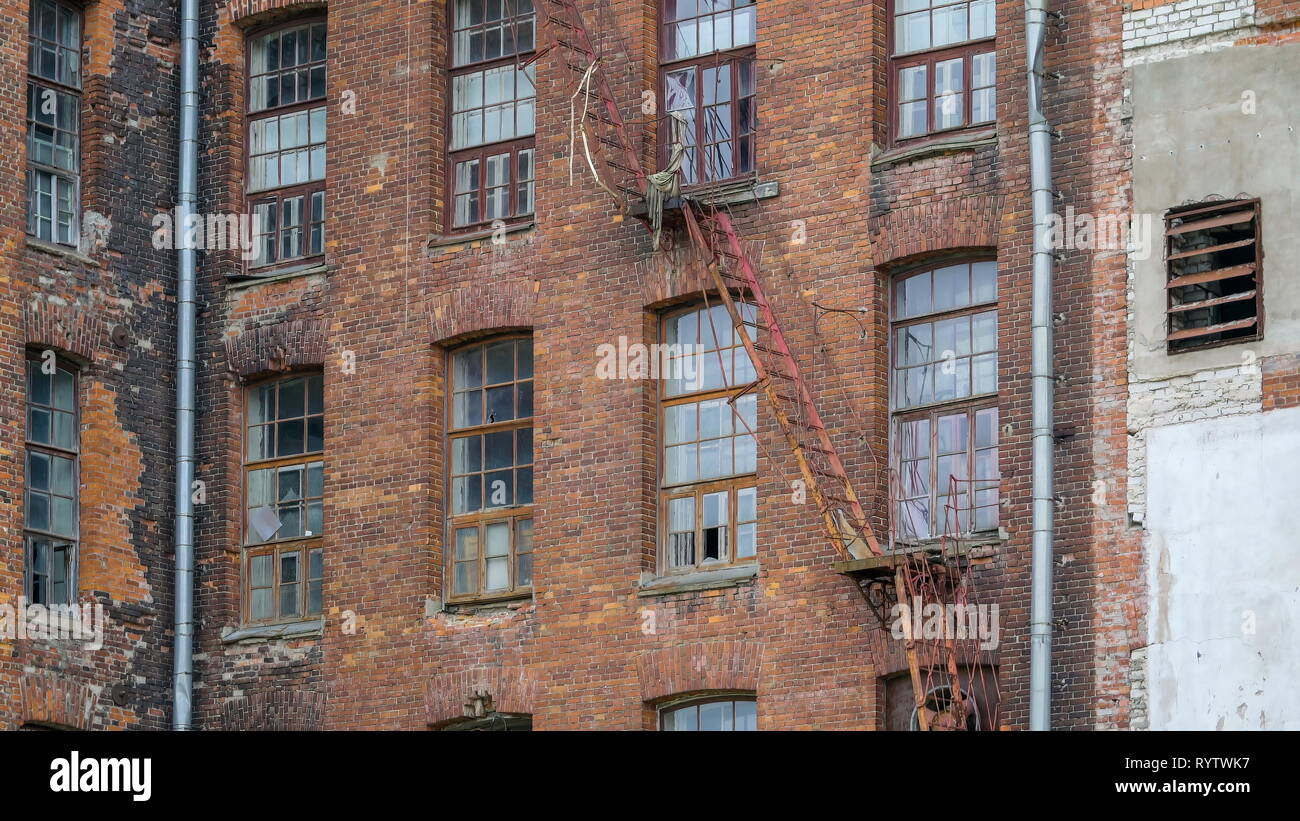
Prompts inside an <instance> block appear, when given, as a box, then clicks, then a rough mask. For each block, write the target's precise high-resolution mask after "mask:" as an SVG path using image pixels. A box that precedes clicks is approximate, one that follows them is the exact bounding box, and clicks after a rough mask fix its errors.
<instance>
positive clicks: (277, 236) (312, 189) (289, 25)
mask: <svg viewBox="0 0 1300 821" xmlns="http://www.w3.org/2000/svg"><path fill="white" fill-rule="evenodd" d="M317 24H320V25H324V26H325V59H323V60H311V59H310V57H311V55H310V52H309V53H308V58H309V60H308V62H307V63H303V64H301V65H298V66H295V67H294V70H295V71H296V70H300V69H303V68H305V69H307V71H308V72H309V73H310V71H311V68H312V67H313V66H324V67H325V94H324V95H323V96H321V97H312V98H310V99H307V100H298V101H296V102H293V103H288V104H277V105H274V106H267V107H265V108H261V109H259V110H257V111H253V110H252V100H253V82H254V80H255V79H258V78H261V77H265V76H267V75H269V74H272V73H274V74H276V75H277V76H278V75H280V74H283V73H284V69H275V70H274V71H273V72H272V71H267V72H264V73H262V74H258V75H256V77H254V75H253V44H254V43H255V42H256V41H257V40H260V39H261V38H263V37H265V36H267V35H270V34H275V33H277V32H281V31H286V30H288V29H293V28H301V27H304V26H306V27H308V28H310V27H311V26H314V25H317ZM316 108H323V109H324V110H325V121H326V141H325V143H323V146H324V148H325V176H324V177H322V178H321V179H319V180H311V181H308V182H298V183H294V184H292V185H278V186H276V187H274V188H263V189H259V190H257V191H252V190H250V188H249V186H250V185H251V184H252V180H253V166H252V160H253V155H252V150H253V136H252V134H253V123H254V122H257V121H260V120H267V119H272V118H278V117H283V116H285V115H289V114H296V113H298V112H310V111H311V110H313V109H316ZM243 128H244V132H243V139H244V148H243V161H244V184H243V188H244V213H245V214H247V215H248V218H249V219H254V218H255V216H256V213H257V210H256V209H257V206H259V205H265V204H267V203H268V202H273V203H274V208H275V227H274V228H273V229H271V231H270V232H269V233H270V234H271V235H272V237H273V238H274V247H275V252H276V258H275V259H274V260H271V261H269V262H258V261H257V259H256V258H254V259H251V260H244V261H243V271H244V274H245V275H249V276H266V275H268V274H275V273H277V272H279V271H280V270H282V269H284V268H291V267H293V268H296V267H300V266H304V265H311V264H314V263H318V262H322V261H324V259H325V242H326V235H325V224H326V222H327V220H326V219H324V218H322V219H321V220H314V219H313V218H312V195H313V194H315V193H317V192H320V193H321V194H322V195H323V196H324V197H325V207H324V209H322V210H323V214H322V217H328V213H329V211H328V209H329V195H328V193H327V192H328V190H329V137H328V134H329V130H328V129H329V24H328V22H327V15H325V14H319V13H318V14H306V15H302V16H297V17H292V18H290V19H288V20H284V21H281V22H279V23H275V24H272V25H268V26H262V27H260V28H257V29H254V30H252V31H250V32H249V33H248V34H247V35H245V37H244V118H243ZM308 139H309V140H310V132H309V135H308ZM310 145H312V143H310V142H309V143H308V148H309V147H310ZM281 150H283V149H279V150H277V152H276V153H277V154H278V153H279V151H281ZM297 196H302V197H303V222H302V237H303V239H302V249H303V251H304V253H303V254H301V255H299V256H296V257H289V258H285V257H282V256H281V255H280V254H281V249H282V247H283V246H282V239H281V232H282V229H283V224H282V223H283V220H282V213H283V205H284V201H285V200H289V199H293V198H294V197H297ZM313 225H320V227H321V250H320V252H319V253H315V254H314V253H312V252H311V229H312V226H313ZM259 227H260V226H256V225H255V226H254V242H255V243H260V242H261V241H262V237H263V233H262V232H260V231H258V230H256V229H257V228H259ZM255 250H260V249H255Z"/></svg>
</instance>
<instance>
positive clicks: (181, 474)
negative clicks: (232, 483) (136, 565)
mask: <svg viewBox="0 0 1300 821" xmlns="http://www.w3.org/2000/svg"><path fill="white" fill-rule="evenodd" d="M198 96H199V0H181V133H180V179H179V181H178V186H177V188H178V192H177V209H178V210H177V214H176V217H177V225H176V230H175V232H174V233H175V234H176V235H178V236H180V237H182V239H181V241H180V248H179V251H180V253H179V257H178V265H177V277H176V598H175V604H176V625H175V628H176V629H175V644H174V646H173V648H172V729H173V730H188V729H190V716H191V707H192V704H191V694H192V692H193V689H194V504H193V501H192V497H191V495H190V494H191V486H192V485H193V483H194V366H195V362H194V336H195V329H194V325H195V319H194V314H195V310H194V308H195V305H194V301H195V282H194V280H195V276H194V268H195V264H194V263H195V250H194V248H193V247H192V245H191V237H190V231H189V230H187V229H188V228H189V226H190V224H191V216H192V215H193V214H194V213H195V202H196V199H195V198H196V195H197V190H198V165H199V150H198V134H199V128H198V124H199V122H198V121H199V99H198Z"/></svg>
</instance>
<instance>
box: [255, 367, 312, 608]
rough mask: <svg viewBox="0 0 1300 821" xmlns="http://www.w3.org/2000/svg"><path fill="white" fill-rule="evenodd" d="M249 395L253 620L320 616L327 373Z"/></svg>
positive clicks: (273, 383)
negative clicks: (325, 379)
mask: <svg viewBox="0 0 1300 821" xmlns="http://www.w3.org/2000/svg"><path fill="white" fill-rule="evenodd" d="M246 395H247V406H246V417H245V418H246V419H247V428H246V435H245V441H246V446H245V457H244V458H245V462H244V507H245V510H246V517H245V531H244V545H245V546H244V589H245V602H246V605H245V611H246V619H247V620H248V621H249V622H272V621H293V620H295V619H301V618H305V617H308V616H318V615H320V613H321V595H322V581H323V577H324V562H325V556H324V550H323V549H322V547H321V541H322V536H323V534H324V529H325V505H324V496H325V461H324V454H325V386H324V377H323V376H321V375H320V374H305V375H300V376H291V377H288V378H284V379H276V380H274V381H270V382H265V383H262V384H260V385H254V386H253V387H251V388H249V389H248V391H247V392H246Z"/></svg>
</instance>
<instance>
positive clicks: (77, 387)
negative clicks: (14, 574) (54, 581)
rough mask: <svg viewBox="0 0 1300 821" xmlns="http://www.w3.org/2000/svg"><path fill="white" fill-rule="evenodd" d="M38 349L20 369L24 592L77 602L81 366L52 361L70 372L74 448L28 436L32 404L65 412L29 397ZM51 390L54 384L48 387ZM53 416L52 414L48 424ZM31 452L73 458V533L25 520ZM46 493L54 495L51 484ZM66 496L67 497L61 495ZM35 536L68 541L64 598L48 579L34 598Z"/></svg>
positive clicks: (44, 600)
mask: <svg viewBox="0 0 1300 821" xmlns="http://www.w3.org/2000/svg"><path fill="white" fill-rule="evenodd" d="M44 361H45V360H43V359H42V356H41V355H40V352H37V351H28V352H27V356H26V357H25V362H26V366H25V370H24V373H23V381H24V387H23V394H24V395H23V431H24V433H23V442H24V447H23V557H24V558H23V568H24V570H23V593H24V595H26V596H27V599H28V601H29V602H30V603H32V604H76V602H77V596H78V589H77V582H78V569H79V564H80V562H79V557H80V553H81V370H80V369H79V368H78V367H76V366H75V365H74V364H72V363H71V362H69V361H68V360H66V359H64V358H62V357H55V359H54V363H55V368H56V371H55V372H56V373H57V372H58V371H59V370H62V371H65V372H67V373H68V374H70V375H71V376H72V432H73V448H72V449H71V450H69V449H67V448H64V447H60V446H58V445H54V444H50V443H47V442H38V441H35V440H34V439H32V438H31V409H32V408H33V407H38V408H47V409H50V410H51V411H58V412H59V413H67V412H68V411H66V410H64V409H62V408H56V407H55V406H54V405H39V404H37V403H35V402H33V401H32V396H31V389H30V386H29V385H28V384H27V382H28V380H29V378H30V377H29V373H30V369H31V367H32V366H33V365H35V366H36V367H37V368H38V369H39V368H41V366H42V364H43V362H44ZM51 390H53V388H51ZM53 399H54V396H53V393H51V396H50V400H51V402H53ZM52 423H53V416H51V424H52ZM32 453H42V454H45V455H48V456H53V457H58V458H61V459H67V460H71V462H72V492H73V495H72V497H71V498H72V508H73V529H74V530H75V531H76V532H75V533H74V534H73V535H72V536H67V535H65V534H56V533H54V532H53V531H47V530H35V529H33V528H32V527H30V526H29V523H28V521H27V494H28V492H29V490H30V484H31V475H30V470H29V469H28V465H29V464H30V461H31V456H30V455H31V454H32ZM52 475H53V474H51V476H52ZM47 495H49V496H55V495H58V494H55V493H54V492H53V488H52V487H51V490H50V492H49V493H48V494H47ZM63 498H68V497H66V496H65V497H63ZM53 516H54V508H53V505H51V507H50V517H51V523H53ZM36 540H47V541H50V542H51V543H53V542H59V543H65V542H66V543H67V552H68V557H67V570H66V573H67V579H66V585H67V599H66V601H53V600H52V599H51V598H50V596H49V582H48V580H47V582H46V594H45V596H43V597H39V598H41V601H37V598H38V597H37V596H35V595H34V594H35V581H36V576H37V575H38V574H37V572H36V567H35V547H34V542H35V541H36ZM53 552H54V545H53V544H51V555H50V556H48V557H47V559H46V562H47V565H46V571H45V572H44V573H41V574H39V575H42V576H46V577H49V576H50V575H51V567H50V565H49V562H52V561H53V559H54V556H53Z"/></svg>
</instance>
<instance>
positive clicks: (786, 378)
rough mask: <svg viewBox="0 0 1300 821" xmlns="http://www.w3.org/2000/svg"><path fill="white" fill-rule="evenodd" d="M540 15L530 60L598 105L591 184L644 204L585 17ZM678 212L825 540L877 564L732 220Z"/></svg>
mask: <svg viewBox="0 0 1300 821" xmlns="http://www.w3.org/2000/svg"><path fill="white" fill-rule="evenodd" d="M539 7H540V9H541V10H542V24H543V27H544V28H545V30H546V31H547V32H548V38H549V41H550V42H549V43H548V44H547V45H546V46H545V47H544V48H543V49H542V50H541V51H539V52H538V54H537V57H540V56H541V55H542V54H544V53H546V52H547V51H549V50H551V49H552V48H555V49H556V50H557V51H558V52H559V54H560V55H561V57H560V59H561V62H562V64H563V65H564V66H565V67H566V68H567V70H568V71H569V72H571V73H572V75H573V81H572V83H571V84H570V87H571V88H574V89H578V88H580V87H581V83H582V81H583V78H588V91H587V94H588V95H589V97H590V98H594V101H595V103H596V105H595V107H594V110H589V111H588V114H587V118H586V122H585V123H584V128H588V129H590V130H589V132H588V133H590V134H591V135H592V137H593V138H594V141H595V143H596V148H595V149H594V153H596V154H598V155H599V157H600V163H601V164H602V165H603V166H604V167H605V173H606V175H607V178H608V180H609V182H608V183H607V182H606V181H605V180H604V179H600V175H599V174H597V177H598V179H599V180H600V183H601V185H602V186H603V187H605V188H606V189H607V190H609V188H610V186H612V187H613V189H614V191H617V192H621V194H622V197H620V199H621V200H622V201H621V202H620V205H621V206H622V207H623V208H624V209H626V207H627V205H628V204H629V200H635V199H639V198H641V197H642V196H644V186H645V172H644V171H643V170H642V169H641V164H640V160H639V159H638V156H637V152H636V148H635V147H634V146H633V145H632V141H631V140H630V139H629V138H628V136H627V129H626V127H625V126H624V123H623V118H622V116H621V115H620V114H619V110H618V103H617V102H616V101H615V100H614V96H613V94H612V92H611V91H610V87H609V83H608V81H607V80H606V78H605V73H604V71H602V70H601V68H600V66H599V65H598V64H597V65H596V67H595V69H594V70H593V69H591V66H592V65H593V63H596V60H597V55H596V51H595V49H594V47H593V46H592V44H591V38H590V36H588V34H587V29H586V26H585V24H584V23H583V20H582V14H581V12H579V11H578V8H577V6H576V5H575V3H574V2H573V0H539ZM537 57H534V59H537ZM589 72H590V77H588V73H589ZM611 193H613V191H611ZM682 213H683V215H684V217H685V219H686V227H687V232H688V233H689V235H690V239H691V242H692V244H693V245H694V246H695V249H696V251H697V252H698V253H699V255H700V257H701V259H702V260H703V261H704V264H705V265H706V266H707V268H708V270H709V273H710V275H711V276H712V277H713V280H714V282H715V284H716V285H717V286H718V293H719V296H720V297H721V299H722V302H723V303H724V304H725V305H726V307H727V313H728V314H729V315H730V316H731V321H732V323H733V324H734V325H735V326H736V328H737V329H738V331H739V333H740V338H741V340H742V342H743V344H744V346H745V350H746V351H747V352H748V353H749V358H750V361H751V362H752V363H753V364H754V369H755V371H756V372H757V374H758V387H759V389H760V390H762V392H763V394H764V396H766V398H767V401H768V404H769V405H770V406H771V407H772V409H773V411H774V413H775V415H776V418H777V421H778V423H779V424H780V427H781V432H782V433H783V434H784V436H785V439H786V442H787V444H788V445H789V446H790V449H791V450H792V451H793V452H794V455H795V459H796V460H797V461H798V463H799V470H800V473H801V474H802V475H803V480H804V483H805V485H806V490H807V491H808V494H809V495H810V496H811V497H812V500H813V502H814V503H815V504H816V505H817V509H818V512H819V514H820V515H821V518H822V523H823V525H824V527H825V528H826V535H827V536H828V537H829V538H830V540H831V543H832V544H833V545H834V547H835V550H836V552H837V553H839V554H840V556H841V557H843V558H853V559H863V558H867V557H868V556H880V555H883V551H882V550H881V548H880V545H879V543H878V542H877V541H876V537H875V535H874V534H873V533H872V530H871V526H870V523H869V522H868V520H867V517H866V514H865V513H864V512H863V509H862V504H861V503H860V502H859V500H858V497H857V494H856V493H855V492H854V490H853V486H852V484H851V483H850V482H849V478H848V475H847V474H846V473H845V471H844V465H843V464H842V463H841V461H840V458H839V455H838V454H837V453H836V452H835V446H834V445H833V444H832V443H831V440H830V436H829V435H828V434H827V432H826V426H825V425H824V424H823V423H822V420H821V416H820V415H819V414H818V413H817V408H816V406H815V405H814V404H813V400H812V394H811V392H810V391H809V390H808V385H807V382H805V380H804V378H803V375H802V374H801V372H800V370H799V363H798V362H797V361H796V360H795V358H794V354H793V353H791V352H790V347H789V345H788V344H787V343H786V338H785V334H784V333H782V331H781V326H780V324H779V323H778V322H777V319H776V315H775V314H774V313H773V311H772V306H771V304H770V303H769V302H768V299H767V296H766V295H765V294H764V292H763V287H762V285H761V283H760V282H759V279H758V269H757V266H756V265H755V264H754V262H753V260H752V259H750V257H749V254H748V253H747V252H746V251H745V248H744V245H743V244H742V243H741V241H740V237H739V236H737V234H736V228H735V225H734V224H733V223H732V221H731V218H730V217H728V216H727V215H726V214H725V213H723V212H722V211H719V210H717V209H716V208H714V207H712V206H710V205H707V204H703V203H699V202H694V201H689V200H685V199H684V200H683V203H682ZM648 227H649V226H648V224H647V228H648ZM741 304H743V305H747V306H753V308H754V313H753V315H752V316H750V314H749V313H748V312H746V313H744V314H742V312H741V308H740V307H739V305H741ZM760 334H765V336H763V337H760ZM760 339H761V341H760Z"/></svg>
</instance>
